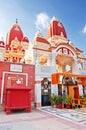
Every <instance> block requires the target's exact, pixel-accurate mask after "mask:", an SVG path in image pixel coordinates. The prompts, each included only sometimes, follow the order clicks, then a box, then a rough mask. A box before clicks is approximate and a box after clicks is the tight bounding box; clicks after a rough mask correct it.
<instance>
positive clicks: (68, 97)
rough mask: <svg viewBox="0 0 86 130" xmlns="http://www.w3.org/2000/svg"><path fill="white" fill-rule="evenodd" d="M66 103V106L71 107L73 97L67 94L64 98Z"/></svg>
mask: <svg viewBox="0 0 86 130" xmlns="http://www.w3.org/2000/svg"><path fill="white" fill-rule="evenodd" d="M64 104H66V108H67V109H70V105H71V97H70V96H69V95H67V96H66V97H65V98H64Z"/></svg>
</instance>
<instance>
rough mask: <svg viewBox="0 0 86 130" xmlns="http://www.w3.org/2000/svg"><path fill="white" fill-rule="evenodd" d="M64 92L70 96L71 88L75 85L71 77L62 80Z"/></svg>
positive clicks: (64, 77)
mask: <svg viewBox="0 0 86 130" xmlns="http://www.w3.org/2000/svg"><path fill="white" fill-rule="evenodd" d="M62 84H63V90H66V92H67V94H68V95H69V86H73V85H74V81H73V79H72V77H70V76H63V78H62Z"/></svg>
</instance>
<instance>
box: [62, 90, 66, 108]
mask: <svg viewBox="0 0 86 130" xmlns="http://www.w3.org/2000/svg"><path fill="white" fill-rule="evenodd" d="M62 97H63V107H64V108H65V107H66V104H65V97H66V93H65V90H63V92H62Z"/></svg>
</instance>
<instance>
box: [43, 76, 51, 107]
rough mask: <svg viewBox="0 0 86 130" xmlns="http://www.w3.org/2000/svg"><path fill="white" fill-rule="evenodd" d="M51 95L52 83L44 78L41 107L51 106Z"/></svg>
mask: <svg viewBox="0 0 86 130" xmlns="http://www.w3.org/2000/svg"><path fill="white" fill-rule="evenodd" d="M50 95H51V82H50V81H49V80H48V79H47V78H44V79H43V80H42V81H41V106H49V105H50V101H49V98H50Z"/></svg>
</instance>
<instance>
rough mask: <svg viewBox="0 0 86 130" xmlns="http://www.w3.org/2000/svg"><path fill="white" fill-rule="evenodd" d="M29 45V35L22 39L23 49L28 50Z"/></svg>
mask: <svg viewBox="0 0 86 130" xmlns="http://www.w3.org/2000/svg"><path fill="white" fill-rule="evenodd" d="M28 46H29V40H28V38H27V37H23V39H22V41H21V47H22V50H27V49H28Z"/></svg>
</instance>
